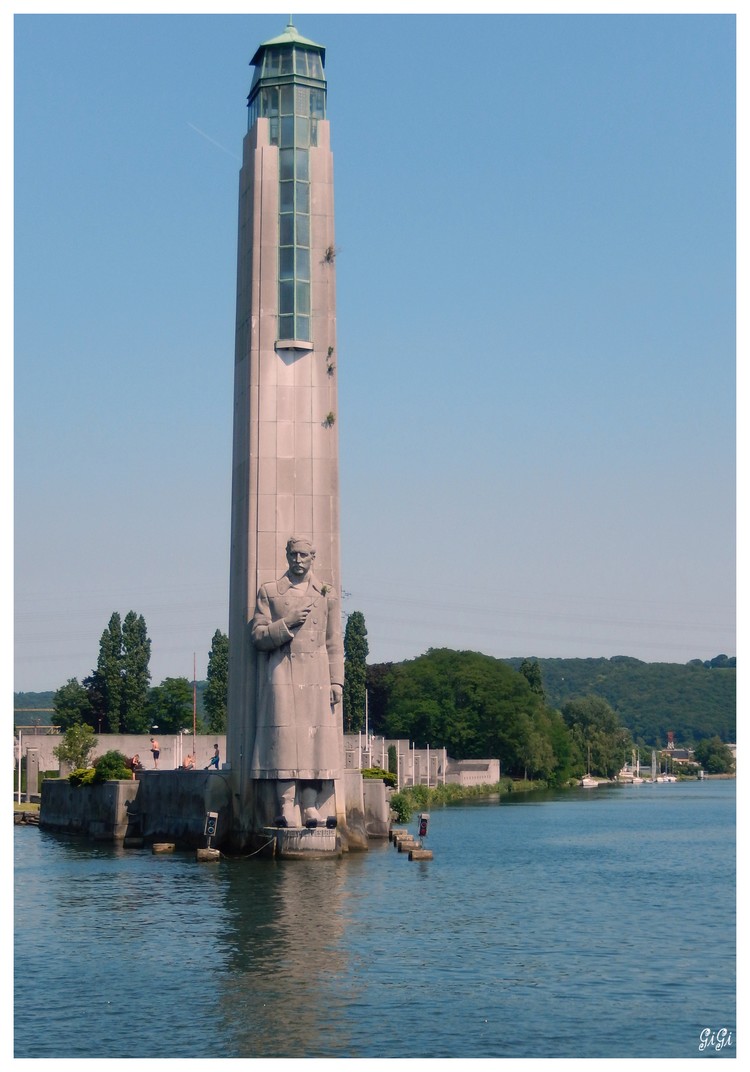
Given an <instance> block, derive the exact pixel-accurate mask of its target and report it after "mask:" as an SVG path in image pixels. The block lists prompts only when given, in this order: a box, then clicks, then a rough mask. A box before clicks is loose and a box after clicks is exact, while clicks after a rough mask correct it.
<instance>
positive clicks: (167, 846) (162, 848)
mask: <svg viewBox="0 0 750 1072" xmlns="http://www.w3.org/2000/svg"><path fill="white" fill-rule="evenodd" d="M151 852H153V853H159V852H174V843H173V842H171V841H155V842H154V843H153V845H152V846H151Z"/></svg>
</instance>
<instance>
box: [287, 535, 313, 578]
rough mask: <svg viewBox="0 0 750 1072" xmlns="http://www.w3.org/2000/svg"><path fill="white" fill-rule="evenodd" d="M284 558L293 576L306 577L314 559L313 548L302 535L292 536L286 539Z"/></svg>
mask: <svg viewBox="0 0 750 1072" xmlns="http://www.w3.org/2000/svg"><path fill="white" fill-rule="evenodd" d="M286 560H287V562H288V563H289V572H290V573H291V574H292V575H293V576H294V577H306V576H307V574H308V573H309V572H310V570H311V569H312V564H313V562H314V561H315V548H314V547H313V545H312V543H311V542H310V540H308V539H306V538H305V537H304V536H292V537H291V538H290V539H289V540H287V544H286Z"/></svg>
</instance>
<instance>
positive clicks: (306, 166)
mask: <svg viewBox="0 0 750 1072" xmlns="http://www.w3.org/2000/svg"><path fill="white" fill-rule="evenodd" d="M294 162H295V166H296V174H295V178H296V179H301V180H302V181H303V182H309V179H310V154H309V153H308V151H307V149H297V150H296V154H295V161H294Z"/></svg>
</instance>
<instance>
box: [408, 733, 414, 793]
mask: <svg viewBox="0 0 750 1072" xmlns="http://www.w3.org/2000/svg"><path fill="white" fill-rule="evenodd" d="M409 748H410V749H411V784H412V785H414V784H415V782H414V778H415V771H414V753H415V750H414V745H413V744H412V742H411V741H409Z"/></svg>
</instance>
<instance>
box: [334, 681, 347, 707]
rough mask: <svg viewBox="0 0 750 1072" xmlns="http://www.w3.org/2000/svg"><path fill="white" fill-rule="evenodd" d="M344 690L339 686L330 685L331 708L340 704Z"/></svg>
mask: <svg viewBox="0 0 750 1072" xmlns="http://www.w3.org/2000/svg"><path fill="white" fill-rule="evenodd" d="M343 692H344V690H343V689H342V688H341V686H340V685H331V707H334V706H335V705H336V704H337V703H341V697H342V695H343Z"/></svg>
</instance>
